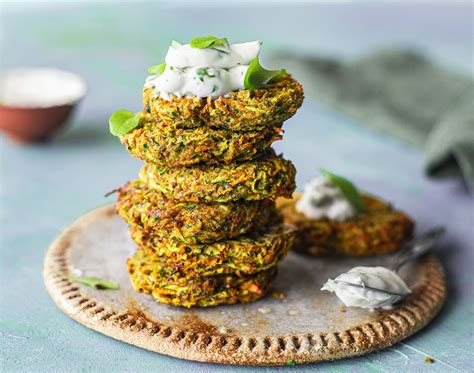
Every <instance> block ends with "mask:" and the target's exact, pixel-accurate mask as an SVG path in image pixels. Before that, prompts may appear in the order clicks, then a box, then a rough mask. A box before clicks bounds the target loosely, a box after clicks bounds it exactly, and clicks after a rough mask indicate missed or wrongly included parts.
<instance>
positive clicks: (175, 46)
mask: <svg viewBox="0 0 474 373" xmlns="http://www.w3.org/2000/svg"><path fill="white" fill-rule="evenodd" d="M171 46H172V47H173V48H179V47H180V46H181V43H180V42H179V41H176V40H171Z"/></svg>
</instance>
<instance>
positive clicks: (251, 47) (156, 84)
mask: <svg viewBox="0 0 474 373" xmlns="http://www.w3.org/2000/svg"><path fill="white" fill-rule="evenodd" d="M261 45H262V43H261V42H260V41H252V42H248V43H240V44H227V43H226V44H224V45H219V46H216V47H211V48H203V49H200V48H193V47H191V46H190V45H189V44H185V45H178V46H170V47H169V49H168V53H167V55H166V58H165V62H166V67H165V70H164V71H163V73H162V74H160V75H151V76H149V77H148V78H147V79H146V81H145V87H152V88H153V89H154V90H155V92H156V94H157V95H159V96H160V97H161V98H163V99H165V100H171V99H172V98H173V97H178V98H181V97H193V96H195V97H198V98H203V97H219V96H225V95H226V94H228V93H230V92H232V91H236V90H241V89H245V87H244V79H245V74H246V73H247V69H248V67H249V64H250V62H251V61H252V60H253V59H255V58H256V57H257V56H258V54H259V53H260V47H261Z"/></svg>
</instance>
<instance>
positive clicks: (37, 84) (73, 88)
mask: <svg viewBox="0 0 474 373" xmlns="http://www.w3.org/2000/svg"><path fill="white" fill-rule="evenodd" d="M85 93H86V83H85V82H84V80H82V79H81V78H80V77H79V76H77V75H76V74H73V73H70V72H68V71H63V70H57V69H48V68H20V69H14V70H10V71H8V72H6V73H3V74H1V75H0V103H1V104H2V105H5V106H13V107H29V108H34V107H38V108H39V107H51V106H59V105H66V104H73V103H75V102H76V101H78V100H79V99H81V98H82V97H83V96H84V94H85Z"/></svg>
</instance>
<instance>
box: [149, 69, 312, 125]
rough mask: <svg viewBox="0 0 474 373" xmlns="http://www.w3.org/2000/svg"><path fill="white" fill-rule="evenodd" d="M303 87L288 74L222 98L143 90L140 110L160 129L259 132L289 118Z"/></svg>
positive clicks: (300, 101)
mask: <svg viewBox="0 0 474 373" xmlns="http://www.w3.org/2000/svg"><path fill="white" fill-rule="evenodd" d="M303 97H304V95H303V89H302V87H301V85H300V84H299V83H298V82H297V81H296V80H294V79H292V78H291V76H290V75H286V76H285V77H283V78H281V79H278V80H277V79H275V80H274V81H273V82H271V83H270V84H268V85H267V86H265V87H264V88H260V89H255V90H241V91H236V92H231V93H229V94H228V95H226V97H219V98H217V99H214V98H212V97H209V98H207V99H205V98H203V99H199V98H197V97H189V98H187V97H183V98H175V99H173V100H171V101H167V100H164V99H162V98H160V97H157V96H156V94H155V93H154V92H153V88H152V87H145V88H144V91H143V103H144V111H145V112H148V113H151V115H152V116H153V117H154V118H156V119H158V120H159V123H158V127H159V128H160V130H161V131H166V130H176V129H184V128H197V127H207V128H216V129H223V130H231V131H259V130H262V129H264V128H265V127H268V126H270V125H272V124H274V123H281V122H283V121H285V120H287V119H288V118H290V117H292V116H293V115H294V114H295V112H296V110H297V109H298V108H299V107H300V106H301V104H302V102H303Z"/></svg>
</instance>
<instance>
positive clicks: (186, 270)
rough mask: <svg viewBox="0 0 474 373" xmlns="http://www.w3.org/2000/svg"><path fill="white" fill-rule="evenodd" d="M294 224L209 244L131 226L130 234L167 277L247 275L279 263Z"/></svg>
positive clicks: (284, 252) (288, 243)
mask: <svg viewBox="0 0 474 373" xmlns="http://www.w3.org/2000/svg"><path fill="white" fill-rule="evenodd" d="M295 231H296V229H295V227H294V226H292V225H288V224H275V225H273V226H271V227H270V228H269V229H266V230H265V231H263V232H259V233H256V232H254V233H253V234H246V235H243V236H239V237H237V238H234V239H231V240H224V241H218V242H212V243H208V244H187V243H184V242H180V241H177V240H173V239H169V238H164V237H159V236H154V235H150V234H147V233H146V232H145V231H144V230H143V229H141V228H138V227H132V228H130V230H129V232H130V237H132V239H133V240H134V241H135V243H136V244H137V245H138V247H140V249H141V250H143V251H144V252H145V253H146V254H147V255H148V258H149V259H148V263H149V264H150V266H153V267H157V268H158V267H159V268H160V273H161V274H162V276H164V277H166V278H167V279H170V278H178V277H189V278H192V277H194V276H201V277H202V276H204V277H207V276H215V275H221V274H236V275H239V276H240V275H248V274H253V273H256V272H260V271H263V270H267V269H269V268H270V267H273V266H275V265H277V264H278V262H279V261H280V260H281V259H283V257H284V256H285V255H286V253H287V252H288V250H289V249H290V248H291V246H292V245H293V241H294V238H295Z"/></svg>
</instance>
